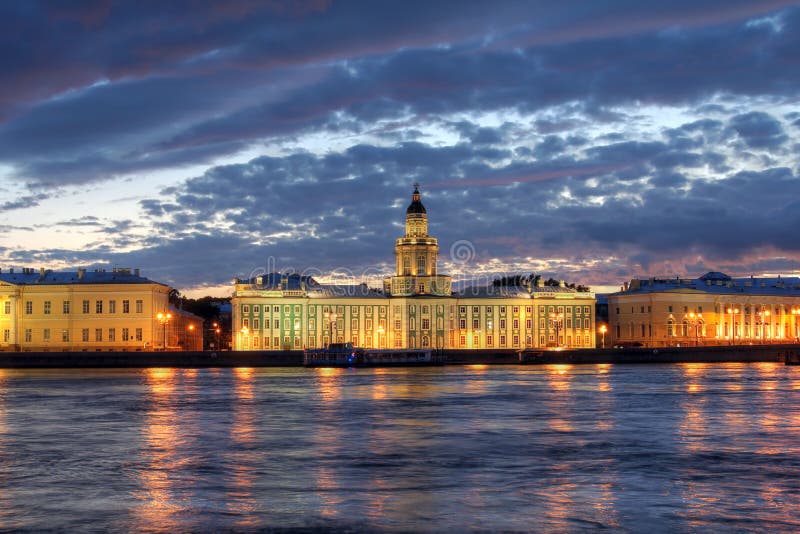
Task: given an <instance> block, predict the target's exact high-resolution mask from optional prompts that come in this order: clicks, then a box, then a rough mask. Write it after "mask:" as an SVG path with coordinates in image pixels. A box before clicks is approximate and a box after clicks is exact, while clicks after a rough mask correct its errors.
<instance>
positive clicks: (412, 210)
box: [406, 184, 428, 215]
mask: <svg viewBox="0 0 800 534" xmlns="http://www.w3.org/2000/svg"><path fill="white" fill-rule="evenodd" d="M417 213H419V214H422V213H428V212H427V211H425V206H423V205H422V201H421V200H420V197H419V184H414V193H413V194H412V195H411V204H409V206H408V209H407V210H406V215H411V214H417Z"/></svg>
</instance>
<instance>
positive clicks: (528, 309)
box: [525, 306, 531, 315]
mask: <svg viewBox="0 0 800 534" xmlns="http://www.w3.org/2000/svg"><path fill="white" fill-rule="evenodd" d="M525 313H527V314H529V315H530V313H531V307H530V306H525Z"/></svg>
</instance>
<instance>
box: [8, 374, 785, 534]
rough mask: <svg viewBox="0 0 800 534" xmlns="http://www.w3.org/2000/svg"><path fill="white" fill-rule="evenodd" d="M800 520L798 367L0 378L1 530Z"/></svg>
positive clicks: (664, 528)
mask: <svg viewBox="0 0 800 534" xmlns="http://www.w3.org/2000/svg"><path fill="white" fill-rule="evenodd" d="M602 527H607V528H610V529H615V530H626V531H647V532H676V531H677V532H692V531H721V530H724V531H729V530H754V531H764V532H767V531H768V532H776V531H794V532H797V531H799V530H800V367H785V366H783V365H779V364H729V365H722V364H717V365H701V364H687V365H628V366H621V365H594V366H592V365H587V366H568V365H550V366H526V367H518V366H508V367H486V366H464V367H444V368H426V369H419V368H418V369H359V370H352V369H351V370H341V369H339V370H333V369H316V370H306V369H294V368H292V369H288V368H287V369H224V370H205V369H202V370H178V369H143V370H94V371H93V370H48V371H41V370H35V371H34V370H30V371H29V370H0V531H9V530H11V531H16V530H20V529H22V530H25V529H27V530H31V531H40V530H42V529H58V530H66V531H81V530H107V531H130V530H142V529H145V530H158V531H161V530H163V531H170V532H178V531H181V532H183V531H209V530H244V531H248V530H260V529H267V530H269V529H283V528H287V529H294V528H299V529H311V530H316V529H321V530H335V531H339V530H350V531H358V532H361V531H404V532H405V531H451V532H463V531H467V530H481V531H496V530H504V531H531V530H536V531H557V532H563V531H584V530H591V529H594V528H602Z"/></svg>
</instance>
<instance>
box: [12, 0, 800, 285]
mask: <svg viewBox="0 0 800 534" xmlns="http://www.w3.org/2000/svg"><path fill="white" fill-rule="evenodd" d="M0 70H1V71H2V83H0V267H2V268H3V269H5V268H8V267H23V266H27V267H35V268H38V267H47V268H52V269H56V270H59V269H74V268H77V267H78V266H86V267H89V268H96V267H108V268H110V267H114V266H118V267H139V268H141V269H142V271H143V274H144V275H146V276H148V277H150V278H153V279H155V280H158V281H160V282H164V283H168V284H171V285H173V286H174V287H176V288H178V289H180V290H181V291H182V292H184V293H186V294H189V295H192V296H200V295H204V294H216V295H225V294H227V293H229V292H230V291H231V289H232V286H231V283H230V282H231V279H232V278H233V277H234V276H239V277H247V276H249V275H251V274H255V273H260V272H263V271H265V270H269V271H271V270H281V271H285V270H288V269H292V270H297V271H307V272H310V273H312V274H313V273H322V274H323V276H319V278H321V279H323V280H324V279H326V278H329V277H330V273H332V272H333V273H334V277H338V278H341V277H344V276H347V275H353V276H355V278H356V279H357V280H360V279H361V278H362V276H363V277H367V278H368V279H369V280H370V281H373V282H374V281H377V280H379V279H380V277H381V276H382V275H383V274H390V273H391V271H392V269H393V265H394V264H393V246H394V239H395V238H396V237H399V236H400V235H401V234H402V223H403V219H404V215H405V208H406V206H407V205H408V204H409V202H410V194H411V190H412V186H411V184H412V183H414V182H415V181H419V182H420V183H421V184H422V194H423V202H424V204H425V206H426V207H427V209H428V214H429V217H430V230H431V234H432V235H434V236H435V237H438V238H439V244H440V247H441V252H440V265H439V267H440V272H447V273H450V274H453V275H454V276H456V278H458V279H463V278H469V277H481V276H486V277H489V278H491V277H492V276H493V275H495V274H498V275H499V274H506V273H513V272H523V273H528V272H531V271H535V272H537V273H540V274H543V275H545V276H553V277H556V278H565V279H567V280H569V281H574V282H579V283H584V284H587V285H590V286H592V287H593V288H595V289H598V290H602V289H603V288H605V287H607V286H618V285H620V284H621V283H622V282H623V281H624V280H626V279H629V278H631V277H634V276H647V275H676V274H681V275H683V274H689V275H699V274H702V273H703V272H705V271H708V270H720V271H724V272H726V273H728V274H731V275H749V274H756V275H758V274H764V273H786V274H789V273H794V274H797V273H798V272H800V239H798V237H800V98H799V97H800V2H797V1H782V0H759V1H740V0H708V1H701V2H698V1H697V0H691V1H690V0H672V1H670V2H642V1H641V0H620V1H610V2H585V1H574V0H561V1H559V2H553V1H550V0H546V1H528V2H513V1H499V2H488V1H487V2H468V1H464V0H459V1H455V2H444V1H435V2H432V1H430V0H426V1H421V2H415V1H407V0H406V1H402V2H391V3H390V2H376V1H371V0H368V1H361V2H357V1H351V2H343V1H336V0H330V1H325V0H311V1H303V0H293V1H289V0H286V1H282V0H271V1H260V0H259V1H256V0H252V1H250V0H239V1H234V0H228V1H225V2H202V1H188V0H187V1H177V0H172V1H169V2H132V1H131V2H114V1H98V2H65V1H53V2H40V1H35V0H20V1H17V2H13V1H8V2H0Z"/></svg>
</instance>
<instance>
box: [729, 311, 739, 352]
mask: <svg viewBox="0 0 800 534" xmlns="http://www.w3.org/2000/svg"><path fill="white" fill-rule="evenodd" d="M728 313H730V314H731V345H733V343H734V341H733V340H734V339H735V338H736V314H738V313H739V308H728Z"/></svg>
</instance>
